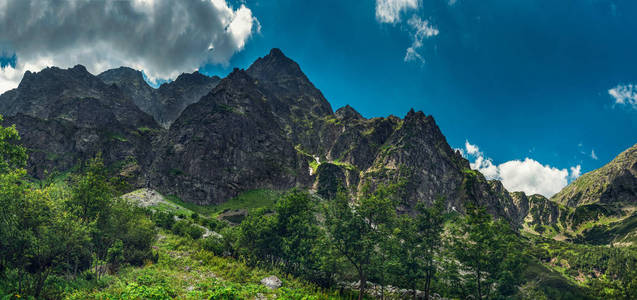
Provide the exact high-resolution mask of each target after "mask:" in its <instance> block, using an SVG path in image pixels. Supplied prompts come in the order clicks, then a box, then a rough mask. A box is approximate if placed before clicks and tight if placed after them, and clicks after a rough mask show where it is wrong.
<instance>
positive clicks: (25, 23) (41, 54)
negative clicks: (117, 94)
mask: <svg viewBox="0 0 637 300" xmlns="http://www.w3.org/2000/svg"><path fill="white" fill-rule="evenodd" d="M0 6H1V9H0V28H3V29H4V30H2V31H0V52H1V53H3V54H4V53H9V55H11V54H15V55H16V57H17V61H16V64H15V67H14V68H12V67H4V68H1V69H0V92H2V91H5V90H7V89H9V88H13V87H15V86H17V84H18V83H19V81H20V80H21V78H22V74H23V73H24V72H25V71H27V70H31V71H39V70H40V69H41V68H42V67H45V66H50V65H55V66H59V67H70V66H73V65H75V64H83V65H85V66H86V67H87V68H88V70H89V71H91V72H92V73H99V72H101V71H104V70H106V69H108V68H114V67H118V66H121V65H125V66H130V67H132V68H135V69H140V70H144V73H145V74H147V75H148V77H149V79H150V80H151V81H154V80H157V79H170V78H175V77H176V76H177V75H179V74H180V73H182V72H191V71H193V70H196V69H198V68H199V67H200V66H201V65H202V64H206V63H213V64H223V65H225V64H227V63H228V61H229V59H230V58H231V57H232V55H234V54H235V53H236V52H238V51H241V50H242V49H243V48H244V47H245V44H246V42H247V41H248V39H249V38H250V37H251V36H252V34H253V33H254V32H258V31H259V30H260V24H259V22H258V20H257V19H256V18H255V17H254V16H253V15H252V11H251V10H250V9H249V8H248V7H246V6H245V5H243V4H242V5H241V6H240V7H238V8H233V7H231V6H230V5H229V4H228V3H227V2H226V0H199V1H169V0H133V1H114V0H105V1H88V0H77V1H36V0H33V1H28V0H21V1H6V0H2V1H0Z"/></svg>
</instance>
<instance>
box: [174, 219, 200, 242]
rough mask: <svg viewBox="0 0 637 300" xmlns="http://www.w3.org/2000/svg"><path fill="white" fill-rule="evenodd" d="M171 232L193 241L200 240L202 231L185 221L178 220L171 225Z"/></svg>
mask: <svg viewBox="0 0 637 300" xmlns="http://www.w3.org/2000/svg"><path fill="white" fill-rule="evenodd" d="M173 232H174V233H175V234H177V235H180V236H189V237H191V238H193V239H195V240H196V239H200V238H201V237H202V236H203V234H204V230H203V229H202V228H200V227H199V226H196V225H194V224H192V223H190V222H188V221H186V220H179V221H177V222H176V223H175V225H173Z"/></svg>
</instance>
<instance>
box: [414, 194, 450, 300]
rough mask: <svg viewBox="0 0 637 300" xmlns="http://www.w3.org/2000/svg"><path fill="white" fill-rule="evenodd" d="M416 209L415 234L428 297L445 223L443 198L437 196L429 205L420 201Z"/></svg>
mask: <svg viewBox="0 0 637 300" xmlns="http://www.w3.org/2000/svg"><path fill="white" fill-rule="evenodd" d="M417 209H418V215H417V216H416V235H417V237H418V239H419V240H420V242H421V249H422V250H421V255H422V259H423V263H424V272H425V299H429V295H430V292H431V281H432V280H433V278H434V276H435V275H436V271H437V269H438V266H437V264H436V263H437V261H436V256H438V255H439V254H440V248H441V247H442V232H443V230H444V225H445V224H444V222H445V219H444V212H445V207H444V198H442V197H441V198H438V199H437V200H436V201H434V203H433V205H432V206H430V207H427V206H425V205H424V203H420V205H419V206H418V208H417ZM414 296H415V295H414Z"/></svg>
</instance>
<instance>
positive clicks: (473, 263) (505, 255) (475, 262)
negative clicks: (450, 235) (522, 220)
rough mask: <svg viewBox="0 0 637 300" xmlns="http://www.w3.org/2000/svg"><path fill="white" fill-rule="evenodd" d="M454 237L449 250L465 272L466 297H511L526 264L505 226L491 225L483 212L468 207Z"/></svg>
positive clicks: (517, 243) (500, 223)
mask: <svg viewBox="0 0 637 300" xmlns="http://www.w3.org/2000/svg"><path fill="white" fill-rule="evenodd" d="M454 236H455V239H454V241H453V246H452V247H453V249H454V253H455V256H456V258H457V259H458V260H459V262H460V263H461V269H463V270H464V271H465V272H467V275H466V276H465V280H466V288H465V290H466V291H467V292H468V293H470V294H472V295H473V297H475V298H478V299H483V298H491V297H494V296H512V295H513V294H515V292H516V290H515V287H516V286H517V285H518V284H519V282H518V281H519V280H518V279H519V278H520V274H521V272H522V270H523V269H524V265H525V263H526V261H525V256H524V255H523V253H522V250H521V249H523V248H522V245H521V244H520V241H519V239H518V238H517V235H516V233H515V232H513V230H512V229H511V227H510V225H509V224H507V223H504V222H503V221H501V220H496V221H493V220H492V219H491V216H490V215H489V214H487V213H486V211H485V209H484V208H478V207H475V206H472V205H468V206H467V215H466V217H464V218H463V220H462V222H461V223H460V226H459V227H457V228H455V232H454ZM494 293H495V295H494Z"/></svg>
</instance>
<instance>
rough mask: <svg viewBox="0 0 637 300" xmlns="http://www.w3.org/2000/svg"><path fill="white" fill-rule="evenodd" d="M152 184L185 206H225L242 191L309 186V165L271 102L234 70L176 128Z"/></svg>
mask: <svg viewBox="0 0 637 300" xmlns="http://www.w3.org/2000/svg"><path fill="white" fill-rule="evenodd" d="M157 155H158V159H157V160H156V161H155V164H154V165H153V173H152V174H151V178H152V180H151V184H152V185H153V186H154V187H155V188H156V189H158V190H159V191H161V192H163V193H164V194H177V195H179V196H180V197H182V199H184V200H185V201H189V202H194V203H199V204H210V203H221V202H223V201H225V200H227V199H229V198H231V197H233V196H235V195H237V194H238V193H239V192H241V191H246V190H250V189H256V188H270V189H286V188H290V187H293V186H295V185H296V184H297V182H298V183H302V182H307V181H308V179H307V177H308V175H307V171H306V170H307V165H304V164H303V163H302V161H301V160H299V159H298V157H299V155H298V154H297V152H296V150H295V149H294V146H293V145H292V143H291V141H289V140H288V139H287V138H286V135H285V133H284V131H283V129H282V128H281V126H280V124H279V122H278V121H277V119H276V117H275V115H274V114H273V113H272V110H271V106H270V99H269V98H268V96H267V94H266V93H264V92H263V91H262V90H260V88H259V87H258V86H257V85H256V84H255V82H254V79H253V78H251V77H250V76H248V74H247V73H246V72H245V71H242V70H235V71H234V72H232V73H231V74H230V75H228V77H227V78H225V79H223V80H222V82H221V83H220V84H219V85H218V86H217V87H216V88H215V89H214V90H213V91H212V92H211V93H210V94H208V95H207V96H205V97H204V98H202V99H201V100H200V101H199V102H198V103H195V104H193V105H191V106H189V107H188V108H187V109H186V110H185V111H184V112H183V113H182V115H181V116H180V117H179V118H178V119H177V120H176V121H175V123H173V125H172V126H171V127H170V130H169V131H168V132H167V134H166V136H165V137H164V139H163V141H162V143H161V146H160V147H159V149H158V154H157Z"/></svg>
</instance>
